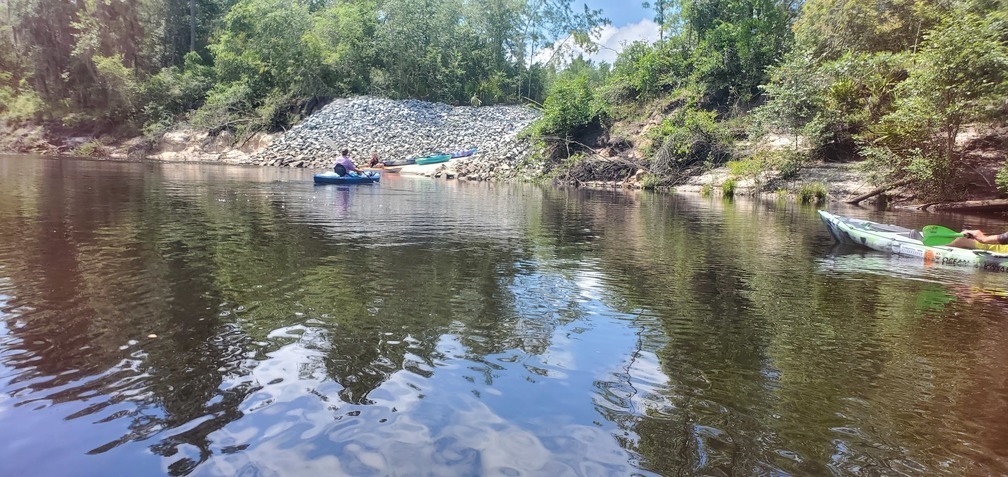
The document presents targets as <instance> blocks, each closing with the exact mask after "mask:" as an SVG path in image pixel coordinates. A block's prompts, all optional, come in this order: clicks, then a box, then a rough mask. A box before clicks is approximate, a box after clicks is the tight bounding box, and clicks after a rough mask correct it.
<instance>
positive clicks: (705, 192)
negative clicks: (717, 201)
mask: <svg viewBox="0 0 1008 477" xmlns="http://www.w3.org/2000/svg"><path fill="white" fill-rule="evenodd" d="M713 193H714V184H711V183H710V182H708V183H706V184H704V185H703V187H701V188H700V197H710V195H711V194H713Z"/></svg>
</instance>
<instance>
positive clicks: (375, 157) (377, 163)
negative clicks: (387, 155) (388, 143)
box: [368, 152, 385, 169]
mask: <svg viewBox="0 0 1008 477" xmlns="http://www.w3.org/2000/svg"><path fill="white" fill-rule="evenodd" d="M368 167H372V168H376V169H381V168H383V167H385V164H384V163H382V162H381V161H379V160H378V153H377V152H372V153H371V161H370V162H368Z"/></svg>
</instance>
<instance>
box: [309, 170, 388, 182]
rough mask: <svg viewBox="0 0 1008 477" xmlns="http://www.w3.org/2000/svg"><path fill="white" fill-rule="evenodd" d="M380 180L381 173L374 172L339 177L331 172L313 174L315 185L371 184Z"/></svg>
mask: <svg viewBox="0 0 1008 477" xmlns="http://www.w3.org/2000/svg"><path fill="white" fill-rule="evenodd" d="M380 179H381V173H379V172H375V171H367V172H364V173H363V174H353V173H350V174H347V175H345V176H341V175H339V174H336V173H335V172H333V171H329V172H323V173H321V174H315V183H316V184H343V185H350V184H371V183H374V182H378V181H379V180H380Z"/></svg>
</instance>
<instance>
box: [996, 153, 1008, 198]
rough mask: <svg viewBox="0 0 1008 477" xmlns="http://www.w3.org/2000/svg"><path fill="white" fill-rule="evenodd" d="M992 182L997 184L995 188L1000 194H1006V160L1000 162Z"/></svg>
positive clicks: (1007, 175) (1007, 187)
mask: <svg viewBox="0 0 1008 477" xmlns="http://www.w3.org/2000/svg"><path fill="white" fill-rule="evenodd" d="M994 183H995V184H997V188H998V190H999V191H1001V193H1002V194H1008V161H1005V163H1004V164H1001V168H1000V169H998V171H997V176H996V177H995V178H994Z"/></svg>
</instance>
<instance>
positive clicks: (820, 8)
mask: <svg viewBox="0 0 1008 477" xmlns="http://www.w3.org/2000/svg"><path fill="white" fill-rule="evenodd" d="M951 3H952V2H951V1H949V0H938V1H935V0H808V1H806V2H805V3H804V4H803V5H802V14H801V16H799V17H798V19H797V21H796V22H795V25H794V31H795V39H796V41H797V42H798V44H799V45H801V46H802V47H804V48H808V49H809V50H810V52H811V53H812V55H813V56H815V57H817V58H824V59H826V60H833V59H836V58H839V57H841V56H843V55H844V54H849V53H854V54H858V53H876V52H887V51H888V52H899V51H905V50H910V49H913V48H914V47H915V46H916V45H918V44H919V43H920V42H921V41H922V40H923V34H924V33H925V32H927V31H928V30H929V29H931V28H932V27H934V26H935V25H937V24H938V22H939V21H940V20H941V19H942V18H943V17H945V16H947V15H949V13H950V12H949V10H950V7H951Z"/></svg>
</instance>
